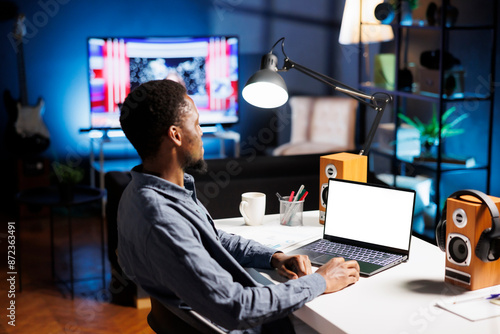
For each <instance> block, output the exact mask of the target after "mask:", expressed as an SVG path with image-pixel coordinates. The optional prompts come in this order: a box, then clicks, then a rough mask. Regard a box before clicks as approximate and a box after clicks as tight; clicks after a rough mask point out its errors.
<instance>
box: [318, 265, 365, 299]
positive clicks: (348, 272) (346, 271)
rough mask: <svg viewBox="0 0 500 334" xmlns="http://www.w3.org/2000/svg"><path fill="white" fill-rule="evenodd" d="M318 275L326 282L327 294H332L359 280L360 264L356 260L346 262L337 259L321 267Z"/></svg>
mask: <svg viewBox="0 0 500 334" xmlns="http://www.w3.org/2000/svg"><path fill="white" fill-rule="evenodd" d="M316 273H318V274H320V275H321V276H323V278H324V279H325V281H326V290H325V293H331V292H335V291H339V290H342V289H343V288H345V287H346V286H348V285H351V284H354V283H356V282H357V281H358V280H359V264H358V262H356V261H354V260H351V261H345V260H344V258H341V257H336V258H333V259H331V260H330V261H328V262H327V263H326V264H324V265H322V266H321V267H319V268H318V270H317V271H316Z"/></svg>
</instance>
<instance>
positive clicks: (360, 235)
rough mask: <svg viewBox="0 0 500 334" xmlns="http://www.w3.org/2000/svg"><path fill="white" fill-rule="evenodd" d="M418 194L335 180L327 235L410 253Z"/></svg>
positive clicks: (328, 216) (333, 180)
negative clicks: (415, 202)
mask: <svg viewBox="0 0 500 334" xmlns="http://www.w3.org/2000/svg"><path fill="white" fill-rule="evenodd" d="M414 200H415V192H413V191H406V190H399V189H392V188H385V187H378V186H374V185H369V184H358V183H351V182H344V181H341V180H335V179H331V180H330V181H329V187H328V202H327V209H326V219H325V235H331V236H335V237H341V238H345V239H350V240H356V241H362V242H368V243H372V244H376V245H381V246H387V247H392V248H396V249H403V250H408V249H409V246H410V235H411V227H412V219H413V206H414Z"/></svg>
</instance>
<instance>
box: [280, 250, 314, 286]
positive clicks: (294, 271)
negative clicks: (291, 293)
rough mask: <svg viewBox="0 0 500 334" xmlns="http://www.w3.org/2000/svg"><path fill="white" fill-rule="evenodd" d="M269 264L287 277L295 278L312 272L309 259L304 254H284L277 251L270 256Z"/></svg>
mask: <svg viewBox="0 0 500 334" xmlns="http://www.w3.org/2000/svg"><path fill="white" fill-rule="evenodd" d="M271 265H272V266H273V267H274V268H276V269H278V273H279V274H280V275H281V276H283V277H286V278H288V279H296V278H299V277H301V276H305V275H309V274H312V268H311V261H310V260H309V257H308V256H306V255H285V254H284V253H281V252H277V253H274V254H273V257H272V258H271Z"/></svg>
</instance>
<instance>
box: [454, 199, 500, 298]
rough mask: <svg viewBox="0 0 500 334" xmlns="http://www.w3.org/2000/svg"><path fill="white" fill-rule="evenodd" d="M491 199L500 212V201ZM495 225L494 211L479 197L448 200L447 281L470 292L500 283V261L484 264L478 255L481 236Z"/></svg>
mask: <svg viewBox="0 0 500 334" xmlns="http://www.w3.org/2000/svg"><path fill="white" fill-rule="evenodd" d="M489 197H490V198H491V199H492V200H493V203H494V204H495V205H496V207H497V208H499V209H500V198H498V197H493V196H489ZM491 226H492V217H491V213H490V210H489V209H488V206H487V205H486V204H485V203H483V202H481V200H479V199H478V198H476V197H474V196H469V195H467V196H462V197H460V198H448V199H447V201H446V240H445V242H446V249H445V251H446V269H445V282H448V283H451V284H454V285H458V286H461V287H463V288H466V289H468V290H477V289H482V288H485V287H489V286H493V285H497V284H500V275H499V274H498V273H500V260H496V261H488V262H484V261H482V260H481V259H480V258H478V257H477V255H476V247H477V244H478V241H479V238H480V236H481V234H482V233H483V231H485V230H486V229H489V228H490V227H491Z"/></svg>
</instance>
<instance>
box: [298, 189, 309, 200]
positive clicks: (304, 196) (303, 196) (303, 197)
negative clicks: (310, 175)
mask: <svg viewBox="0 0 500 334" xmlns="http://www.w3.org/2000/svg"><path fill="white" fill-rule="evenodd" d="M307 194H309V191H306V192H305V193H304V195H302V197H301V198H300V199H299V202H300V201H303V200H304V199H305V198H306V196H307Z"/></svg>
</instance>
